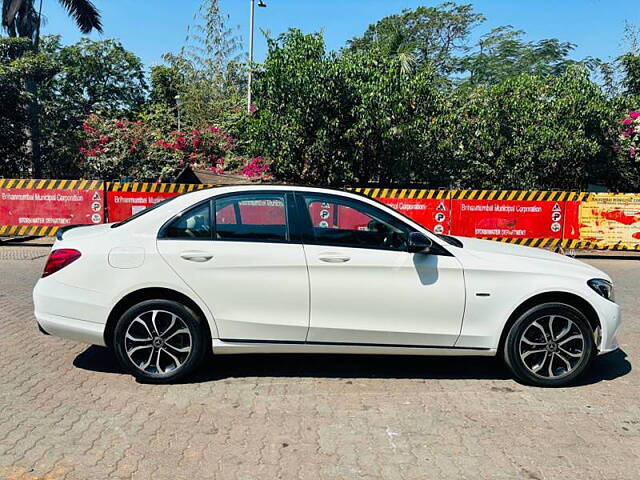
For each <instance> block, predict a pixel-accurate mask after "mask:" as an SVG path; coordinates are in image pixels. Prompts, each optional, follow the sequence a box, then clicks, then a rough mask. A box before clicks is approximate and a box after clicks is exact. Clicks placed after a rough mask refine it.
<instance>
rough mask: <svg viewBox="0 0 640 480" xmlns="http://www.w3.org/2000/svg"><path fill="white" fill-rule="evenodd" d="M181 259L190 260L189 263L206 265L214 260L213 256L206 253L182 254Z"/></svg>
mask: <svg viewBox="0 0 640 480" xmlns="http://www.w3.org/2000/svg"><path fill="white" fill-rule="evenodd" d="M180 258H182V259H183V260H188V261H189V262H198V263H204V262H208V261H209V260H211V259H212V258H213V255H210V254H208V253H206V252H182V253H181V254H180Z"/></svg>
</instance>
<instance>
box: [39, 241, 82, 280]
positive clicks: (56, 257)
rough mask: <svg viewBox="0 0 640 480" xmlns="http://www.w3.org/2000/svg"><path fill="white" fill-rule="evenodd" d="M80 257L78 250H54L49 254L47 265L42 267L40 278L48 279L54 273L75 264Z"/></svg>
mask: <svg viewBox="0 0 640 480" xmlns="http://www.w3.org/2000/svg"><path fill="white" fill-rule="evenodd" d="M80 255H82V254H81V253H80V252H79V251H78V250H74V249H73V248H61V249H60V250H54V251H53V252H51V253H50V254H49V258H48V259H47V264H46V265H45V266H44V272H42V278H44V277H48V276H49V275H52V274H54V273H56V272H57V271H58V270H62V269H63V268H64V267H66V266H67V265H69V264H71V263H73V262H75V261H76V260H77V259H79V258H80Z"/></svg>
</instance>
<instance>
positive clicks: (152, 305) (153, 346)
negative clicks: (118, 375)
mask: <svg viewBox="0 0 640 480" xmlns="http://www.w3.org/2000/svg"><path fill="white" fill-rule="evenodd" d="M202 321H203V320H202V319H200V318H199V317H198V315H197V314H196V313H195V312H194V311H193V310H192V309H190V308H189V307H187V306H185V305H182V304H181V303H178V302H175V301H172V300H146V301H144V302H141V303H138V304H137V305H134V306H132V307H131V308H129V309H128V310H127V311H126V312H125V313H124V314H123V315H122V316H121V317H120V319H119V320H118V323H117V324H116V328H115V332H114V341H113V347H114V350H115V353H116V357H117V359H118V362H119V363H120V365H121V366H122V367H123V368H124V369H125V370H126V371H127V372H129V373H131V374H132V375H133V376H135V377H136V378H137V379H138V380H140V381H143V382H147V383H174V382H177V381H179V380H182V379H184V378H185V377H187V376H188V375H189V374H191V373H192V372H193V371H194V370H195V369H196V368H198V366H199V365H200V364H201V363H202V360H203V357H204V354H205V352H206V351H207V340H208V339H207V334H206V328H204V326H203V324H202Z"/></svg>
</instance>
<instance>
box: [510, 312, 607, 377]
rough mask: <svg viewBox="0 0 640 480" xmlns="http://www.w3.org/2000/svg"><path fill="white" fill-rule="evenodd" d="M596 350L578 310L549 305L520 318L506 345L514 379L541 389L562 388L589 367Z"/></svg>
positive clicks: (590, 334) (591, 333)
mask: <svg viewBox="0 0 640 480" xmlns="http://www.w3.org/2000/svg"><path fill="white" fill-rule="evenodd" d="M595 354H596V348H595V342H594V338H593V329H592V328H591V326H590V325H589V321H588V320H587V319H586V317H585V316H584V314H582V313H581V312H580V311H579V310H577V309H576V308H574V307H572V306H570V305H565V304H562V303H546V304H543V305H539V306H537V307H534V308H532V309H530V310H528V311H527V312H525V313H524V314H523V315H521V316H520V317H519V318H518V319H517V320H516V322H515V323H514V324H513V326H512V327H511V329H510V330H509V333H508V335H507V338H506V341H505V344H504V359H505V362H506V364H507V365H508V367H509V368H510V369H511V371H512V372H513V374H514V375H515V377H516V378H517V379H518V380H520V381H521V382H523V383H527V384H529V385H536V386H541V387H563V386H566V385H568V384H571V383H572V382H574V381H575V380H576V379H577V378H578V377H579V376H580V375H581V374H582V373H584V371H585V370H586V369H587V368H588V367H589V365H590V364H591V361H592V360H593V358H594V357H595Z"/></svg>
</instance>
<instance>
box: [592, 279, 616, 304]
mask: <svg viewBox="0 0 640 480" xmlns="http://www.w3.org/2000/svg"><path fill="white" fill-rule="evenodd" d="M587 285H589V286H590V287H591V288H592V289H593V290H594V291H595V292H596V293H597V294H598V295H600V296H601V297H604V298H606V299H607V300H611V301H612V302H614V301H615V300H614V298H613V284H612V283H611V282H610V281H609V280H605V279H604V278H594V279H593V280H589V281H588V282H587Z"/></svg>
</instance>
